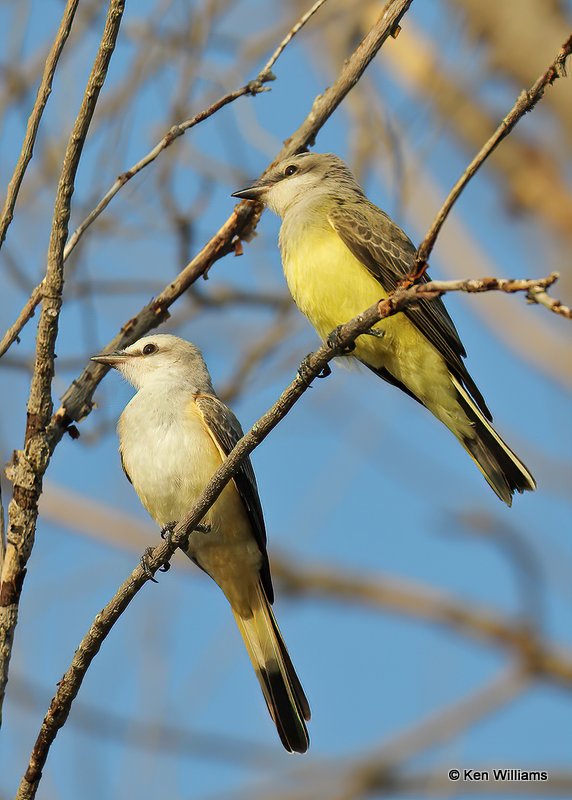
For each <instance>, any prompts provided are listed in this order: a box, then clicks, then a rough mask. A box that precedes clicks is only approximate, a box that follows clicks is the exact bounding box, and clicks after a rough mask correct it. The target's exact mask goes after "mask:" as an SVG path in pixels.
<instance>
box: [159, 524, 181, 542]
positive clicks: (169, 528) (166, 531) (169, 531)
mask: <svg viewBox="0 0 572 800" xmlns="http://www.w3.org/2000/svg"><path fill="white" fill-rule="evenodd" d="M176 525H177V523H176V521H175V522H167V524H166V525H163V527H162V528H161V539H164V540H165V541H166V542H167V544H171V536H172V535H173V531H174V530H175V527H176Z"/></svg>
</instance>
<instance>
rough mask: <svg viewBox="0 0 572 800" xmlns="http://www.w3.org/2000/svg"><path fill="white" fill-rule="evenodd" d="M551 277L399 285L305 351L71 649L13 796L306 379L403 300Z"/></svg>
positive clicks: (24, 799)
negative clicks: (131, 610)
mask: <svg viewBox="0 0 572 800" xmlns="http://www.w3.org/2000/svg"><path fill="white" fill-rule="evenodd" d="M555 280H556V278H555V277H554V276H550V277H548V278H543V279H540V280H537V281H533V280H523V281H504V280H495V279H492V278H484V279H481V280H477V281H439V282H438V283H435V284H432V283H426V284H416V285H414V286H411V287H409V288H401V289H398V290H397V291H396V292H394V293H393V294H392V295H390V296H389V297H388V298H387V299H385V300H382V301H381V302H379V303H376V304H375V305H373V306H371V307H370V308H368V309H367V310H366V311H364V312H363V313H362V314H359V315H358V316H357V317H355V318H354V319H353V320H350V322H348V323H346V324H345V325H341V326H340V327H339V328H338V329H337V333H338V335H337V346H336V347H331V346H330V345H328V344H324V345H322V347H320V348H319V349H318V350H317V351H316V352H315V353H312V354H310V356H308V357H307V358H306V359H305V360H304V362H303V364H302V365H301V368H300V371H299V373H298V375H297V376H296V378H295V379H294V380H293V381H292V383H291V384H290V385H289V386H288V387H287V388H286V389H285V390H284V391H283V392H282V394H281V395H280V397H279V398H278V400H277V401H276V402H275V403H274V405H273V406H272V407H271V408H270V409H269V410H268V411H267V412H266V413H265V414H263V416H262V417H261V418H260V419H259V420H258V421H257V422H256V423H255V424H254V425H253V426H252V428H251V429H250V430H249V431H248V433H247V434H245V435H244V436H243V437H242V439H240V441H239V442H238V443H237V445H236V446H235V447H234V448H233V450H232V451H231V453H230V454H229V455H228V457H227V458H226V459H225V460H224V462H223V463H222V465H221V467H220V468H219V469H218V470H217V471H216V472H215V473H214V475H213V477H212V478H211V480H210V481H209V483H208V484H207V486H206V488H205V490H204V491H203V493H202V494H201V496H200V498H199V500H198V501H197V503H195V505H194V506H193V508H192V509H190V511H189V513H188V514H187V516H186V517H185V518H184V519H183V520H181V521H180V522H179V523H178V524H177V526H176V527H175V528H174V530H173V533H172V536H171V537H170V538H169V540H168V541H165V542H164V543H162V544H160V545H158V546H157V547H156V548H155V549H154V550H153V551H152V553H151V554H150V555H149V557H148V559H147V560H146V564H147V567H148V569H147V570H144V569H143V567H142V566H141V565H139V566H138V567H136V569H134V570H133V572H132V573H131V575H129V577H128V578H127V579H126V580H125V581H124V582H123V583H122V585H121V586H120V587H119V589H118V591H117V592H116V594H115V595H114V597H113V598H112V599H111V600H110V601H109V603H108V604H107V605H106V606H105V607H104V608H103V609H102V611H100V613H99V614H98V615H97V617H96V618H95V620H94V621H93V623H92V625H91V627H90V629H89V631H88V632H87V634H86V635H85V636H84V638H83V639H82V641H81V643H80V645H79V647H78V648H77V650H76V652H75V655H74V657H73V659H72V662H71V664H70V667H69V668H68V670H67V671H66V673H65V674H64V676H63V678H62V679H61V681H60V682H59V686H58V690H57V692H56V694H55V696H54V698H53V700H52V702H51V704H50V708H49V710H48V713H47V714H46V716H45V717H44V720H43V723H42V726H41V729H40V732H39V734H38V738H37V739H36V742H35V744H34V747H33V750H32V753H31V756H30V761H29V764H28V768H27V770H26V773H25V775H24V777H23V779H22V781H21V783H20V788H19V790H18V794H17V796H16V800H31V798H33V797H35V795H36V791H37V788H38V785H39V782H40V779H41V775H42V769H43V767H44V764H45V762H46V759H47V757H48V753H49V750H50V747H51V745H52V743H53V741H54V740H55V738H56V735H57V733H58V731H59V729H60V728H61V727H62V726H63V725H64V723H65V721H66V719H67V717H68V715H69V712H70V709H71V706H72V703H73V701H74V699H75V697H76V696H77V693H78V692H79V689H80V687H81V684H82V682H83V679H84V677H85V674H86V673H87V670H88V669H89V666H90V664H91V662H92V661H93V659H94V658H95V656H96V655H97V653H98V652H99V649H100V647H101V645H102V644H103V641H104V640H105V638H106V637H107V635H108V634H109V632H110V631H111V629H112V628H113V626H114V625H115V623H116V622H117V620H118V619H119V618H120V617H121V615H122V614H123V612H124V611H125V610H126V609H127V607H128V606H129V604H130V603H131V601H132V600H133V598H134V597H135V595H136V594H137V593H138V592H139V590H140V589H141V588H142V587H143V586H144V584H145V583H146V582H147V581H148V580H150V576H151V575H153V574H154V573H155V572H156V571H157V570H158V569H160V568H161V567H163V566H165V565H166V564H167V563H169V562H170V560H171V558H172V557H173V555H174V553H175V550H176V549H177V547H179V545H181V544H183V543H184V542H185V541H186V540H187V538H188V537H189V536H190V535H192V531H193V530H194V529H195V528H196V526H197V525H198V523H199V522H200V521H201V519H202V518H203V517H204V515H205V514H206V512H207V511H208V509H209V508H210V507H211V506H212V505H213V503H214V502H215V501H216V499H217V498H218V496H219V495H220V493H221V492H222V490H223V489H224V487H225V486H226V484H227V483H228V481H229V480H230V479H231V478H232V477H233V476H234V475H235V474H236V472H237V471H238V469H239V467H240V464H241V463H242V461H244V459H245V458H246V457H247V456H248V455H250V453H251V452H252V451H253V450H254V449H255V448H256V447H257V446H258V445H259V444H260V443H261V442H263V441H264V439H266V437H267V436H268V434H269V433H270V432H271V431H272V430H273V429H274V428H275V427H276V425H278V423H279V422H280V421H281V420H282V419H283V418H284V417H285V416H286V414H287V413H288V412H289V411H290V410H291V409H292V407H293V406H294V405H295V403H296V402H297V401H298V400H299V399H300V397H302V395H303V394H304V392H305V391H306V390H307V389H308V387H309V385H310V383H311V382H312V380H313V379H314V378H316V377H317V376H318V375H319V374H321V373H323V372H324V370H325V368H326V367H327V365H328V363H329V362H330V361H331V360H332V359H333V358H335V357H336V356H338V355H341V354H343V353H344V352H347V349H348V348H349V347H351V345H352V344H353V342H354V341H355V339H356V338H357V337H358V336H359V335H360V334H362V333H364V332H365V331H367V330H369V329H370V328H371V327H372V325H375V324H376V323H377V322H379V321H380V320H381V319H386V318H387V317H390V316H393V315H394V314H397V313H399V312H400V311H402V310H403V309H404V308H405V307H406V306H407V305H409V304H411V303H414V302H415V301H416V299H417V298H418V297H419V296H421V295H423V296H424V297H426V298H433V297H437V296H439V295H440V294H442V293H444V292H446V291H447V290H451V291H470V292H473V293H474V292H477V291H480V292H486V291H493V290H499V291H505V292H516V291H523V292H524V291H529V290H530V289H531V288H533V287H534V286H544V287H545V286H546V285H550V284H551V283H554V281H555ZM201 535H202V534H201Z"/></svg>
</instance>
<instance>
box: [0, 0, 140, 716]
mask: <svg viewBox="0 0 572 800" xmlns="http://www.w3.org/2000/svg"><path fill="white" fill-rule="evenodd" d="M123 9H124V0H111V2H110V4H109V9H108V13H107V19H106V22H105V27H104V31H103V35H102V38H101V42H100V45H99V49H98V51H97V55H96V57H95V61H94V64H93V67H92V70H91V74H90V76H89V79H88V83H87V87H86V91H85V94H84V97H83V101H82V104H81V107H80V110H79V113H78V116H77V118H76V121H75V123H74V126H73V130H72V133H71V135H70V138H69V142H68V145H67V148H66V152H65V155H64V162H63V167H62V171H61V175H60V179H59V184H58V189H57V192H56V200H55V204H54V216H53V222H52V229H51V234H50V243H49V247H48V255H47V267H46V277H45V282H44V287H43V291H42V313H41V315H40V320H39V322H38V332H37V338H36V357H35V363H34V371H33V374H32V382H31V386H30V396H29V399H28V414H27V425H26V433H25V439H24V449H23V450H20V451H18V452H16V453H15V454H14V458H13V462H12V464H11V466H10V469H9V477H10V478H11V480H12V482H13V493H12V499H11V501H10V504H9V507H8V537H7V543H6V554H5V558H4V564H3V568H2V576H1V584H0V709H1V707H2V702H3V698H4V694H5V691H6V683H7V680H8V668H9V663H10V656H11V651H12V643H13V639H14V630H15V627H16V624H17V620H18V604H19V601H20V593H21V591H22V584H23V582H24V577H25V575H26V564H27V562H28V559H29V557H30V554H31V552H32V548H33V545H34V535H35V529H36V519H37V516H38V498H39V496H40V494H41V491H42V480H43V476H44V473H45V471H46V469H47V467H48V463H49V460H50V456H51V451H50V449H49V447H48V445H47V439H46V427H47V425H48V423H49V421H50V417H51V415H52V411H53V402H52V391H51V390H52V379H53V376H54V358H55V355H54V350H55V343H56V338H57V335H58V321H59V314H60V309H61V305H62V291H63V283H64V278H63V267H64V263H63V251H64V246H65V242H66V239H67V235H68V222H69V217H70V210H71V199H72V195H73V191H74V183H75V175H76V171H77V168H78V165H79V161H80V158H81V153H82V150H83V146H84V143H85V139H86V136H87V133H88V130H89V126H90V123H91V119H92V117H93V112H94V110H95V106H96V104H97V99H98V97H99V92H100V91H101V87H102V86H103V83H104V81H105V77H106V75H107V69H108V67H109V62H110V60H111V55H112V53H113V50H114V47H115V42H116V40H117V35H118V33H119V26H120V24H121V18H122V15H123Z"/></svg>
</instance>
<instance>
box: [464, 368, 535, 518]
mask: <svg viewBox="0 0 572 800" xmlns="http://www.w3.org/2000/svg"><path fill="white" fill-rule="evenodd" d="M451 380H452V381H453V384H454V386H455V388H456V390H457V392H458V394H459V403H460V405H461V408H462V409H463V411H464V412H465V414H466V415H467V418H468V420H469V422H470V423H471V427H472V431H471V435H470V436H466V435H464V434H462V433H461V434H460V433H458V432H456V431H454V430H453V433H454V434H455V436H457V438H458V439H459V441H460V442H461V444H462V445H463V447H464V448H465V450H466V451H467V452H468V453H469V455H470V456H471V458H472V459H473V461H474V462H475V463H476V465H477V466H478V468H479V469H480V470H481V472H482V473H483V475H484V476H485V478H486V479H487V481H488V483H489V485H490V486H491V487H492V489H493V490H494V491H495V492H496V494H497V495H498V496H499V497H500V499H501V500H504V502H505V503H506V504H507V506H510V505H512V495H513V494H514V492H521V493H522V492H527V491H533V490H534V489H536V482H535V480H534V478H533V477H532V475H531V474H530V472H529V471H528V470H527V468H526V467H525V466H524V464H523V463H522V461H521V460H520V459H519V458H518V456H517V455H515V453H513V452H512V450H511V449H510V447H509V446H508V445H507V444H506V443H505V442H503V440H502V439H501V437H500V436H499V434H498V433H497V432H496V431H495V429H494V428H493V426H492V425H491V423H490V422H489V421H488V420H487V419H486V418H485V416H484V415H483V414H482V413H481V411H480V410H479V408H478V407H477V405H476V404H475V402H474V401H473V399H472V398H471V397H470V395H469V394H468V392H467V391H466V389H464V388H463V386H462V385H461V384H460V383H459V381H458V380H457V379H456V378H455V377H454V376H452V375H451Z"/></svg>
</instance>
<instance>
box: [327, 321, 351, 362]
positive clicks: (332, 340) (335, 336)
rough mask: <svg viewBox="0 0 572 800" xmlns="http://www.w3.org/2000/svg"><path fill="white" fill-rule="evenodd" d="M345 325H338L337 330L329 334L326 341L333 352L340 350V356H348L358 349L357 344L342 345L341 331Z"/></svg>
mask: <svg viewBox="0 0 572 800" xmlns="http://www.w3.org/2000/svg"><path fill="white" fill-rule="evenodd" d="M342 327H343V325H338V327H337V328H334V330H333V331H332V332H331V333H329V334H328V338H327V339H326V344H327V345H328V347H330V348H331V349H332V350H339V352H340V355H347V354H348V353H351V352H352V351H353V350H355V349H356V346H355V342H352V343H351V344H342V343H341V330H342Z"/></svg>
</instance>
